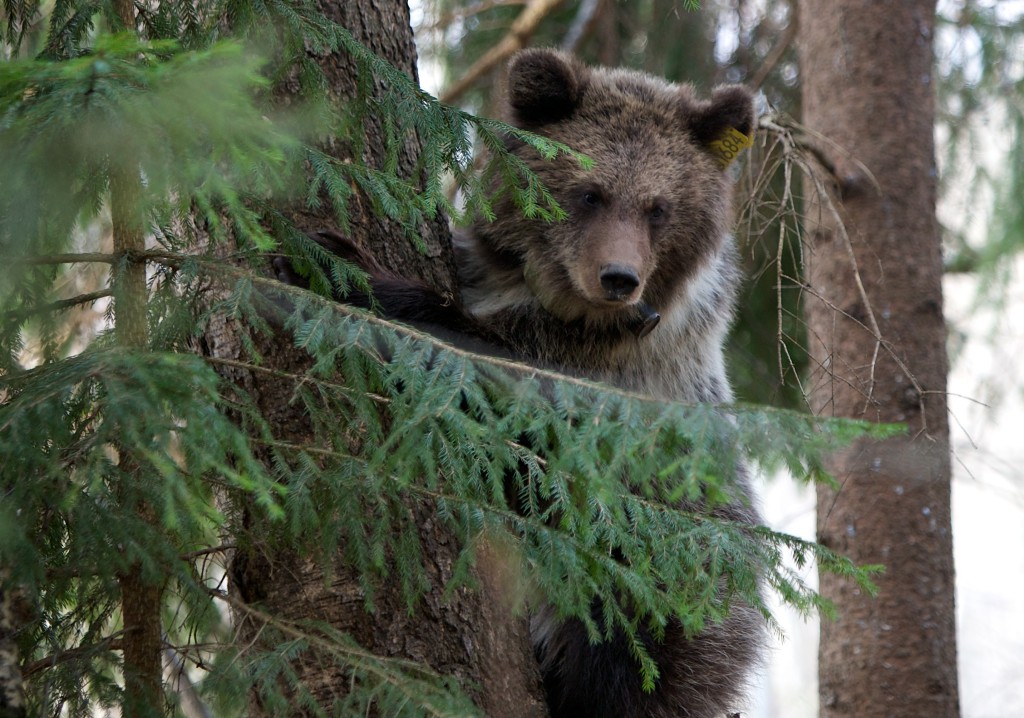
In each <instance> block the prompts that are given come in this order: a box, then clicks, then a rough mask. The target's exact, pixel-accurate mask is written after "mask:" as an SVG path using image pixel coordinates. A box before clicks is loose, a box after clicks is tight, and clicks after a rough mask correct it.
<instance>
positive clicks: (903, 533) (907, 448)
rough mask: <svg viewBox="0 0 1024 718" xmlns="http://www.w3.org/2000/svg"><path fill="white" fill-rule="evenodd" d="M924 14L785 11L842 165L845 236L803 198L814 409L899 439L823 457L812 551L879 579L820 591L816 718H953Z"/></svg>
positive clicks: (921, 2) (818, 204) (848, 6)
mask: <svg viewBox="0 0 1024 718" xmlns="http://www.w3.org/2000/svg"><path fill="white" fill-rule="evenodd" d="M934 13H935V7H934V2H933V1H932V0H908V1H907V2H900V3H888V2H879V1H878V0H843V1H842V2H835V1H834V0H801V2H800V5H799V15H800V22H801V35H800V62H801V76H802V78H803V79H802V81H803V108H804V118H805V122H806V124H807V125H808V126H809V127H810V128H811V129H812V130H814V131H817V132H819V133H821V134H822V135H824V136H826V137H828V138H829V139H830V140H832V141H834V142H835V143H836V145H837V146H838V148H841V149H835V150H832V149H830V150H828V153H829V154H830V155H831V158H832V159H833V161H834V163H835V166H834V176H833V177H831V178H827V180H826V181H828V182H831V184H833V185H834V189H836V190H837V191H836V193H835V194H834V195H833V197H832V199H833V201H834V202H835V203H836V205H835V206H836V207H837V208H838V215H839V218H841V224H840V223H839V222H837V221H836V217H835V216H833V214H832V212H831V211H830V209H829V208H828V207H827V205H826V203H824V202H822V201H818V199H816V198H814V192H813V188H812V186H811V183H808V195H809V196H810V197H811V198H812V199H811V201H810V202H809V208H808V217H809V226H808V228H807V229H808V232H807V238H806V250H805V259H806V262H807V266H808V280H807V281H808V285H809V292H808V293H807V302H806V304H807V310H806V311H807V322H808V325H809V336H810V343H811V350H812V365H813V366H816V367H818V368H817V370H816V371H815V373H814V375H813V377H812V396H811V399H812V402H813V408H814V409H815V411H817V412H819V413H821V414H822V415H829V416H845V417H857V418H865V419H869V420H871V421H880V422H903V423H906V424H907V425H908V427H909V432H908V434H907V435H906V436H905V437H902V438H897V439H892V440H888V441H884V442H866V441H865V442H860V443H858V444H856V445H854V446H853V447H851V448H849V449H848V450H846V451H844V452H842V453H840V454H838V455H836V456H834V457H833V458H832V460H831V465H830V469H831V471H832V472H833V475H834V476H835V478H836V479H837V481H838V482H839V484H840V488H839V490H838V491H830V490H826V489H821V488H819V493H818V536H819V540H820V541H821V542H822V543H824V544H825V545H827V546H829V547H831V548H833V549H836V550H838V551H840V552H842V553H844V554H846V555H848V556H850V557H851V558H853V559H854V560H855V561H856V562H858V563H860V564H875V563H881V564H884V565H885V567H886V569H885V573H884V574H883V575H881V576H880V577H879V578H878V579H877V583H878V585H879V588H880V593H879V596H878V597H877V598H876V599H872V598H870V597H868V596H866V595H864V594H863V593H862V592H861V591H859V590H858V589H857V588H856V587H855V586H854V585H853V584H851V583H850V582H847V581H843V580H842V579H838V578H836V577H834V576H828V575H823V576H822V577H821V590H822V592H823V593H824V595H825V596H827V597H828V598H830V599H831V600H832V601H834V602H835V604H836V606H837V608H838V611H839V614H840V615H839V619H838V620H837V621H834V622H829V621H825V622H823V625H822V631H821V646H820V649H819V676H820V688H819V690H820V698H821V715H822V716H824V717H826V718H831V717H837V718H838V717H839V716H851V717H854V716H855V717H856V718H873V717H875V716H877V717H879V718H881V717H882V716H901V718H911V717H913V716H921V717H922V718H923V717H925V716H927V717H928V718H943V717H949V716H956V715H958V713H959V706H958V702H959V699H958V689H957V673H956V632H955V616H954V605H953V601H954V585H953V557H952V534H951V528H950V454H949V429H948V424H947V417H946V400H945V396H946V394H945V392H946V373H947V360H946V348H945V340H946V331H945V325H944V321H943V314H942V285H941V280H942V258H941V254H940V238H939V233H938V227H937V224H936V220H935V196H936V166H935V158H934V146H933V135H932V127H933V120H934V101H933V94H934V87H933V84H932V59H933V58H932V37H933V32H934ZM861 165H863V166H861ZM876 182H877V185H876V184H875V183H876ZM819 199H820V198H819ZM843 227H845V230H844V229H843ZM879 337H880V340H879Z"/></svg>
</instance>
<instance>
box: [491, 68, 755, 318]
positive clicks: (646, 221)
mask: <svg viewBox="0 0 1024 718" xmlns="http://www.w3.org/2000/svg"><path fill="white" fill-rule="evenodd" d="M507 101H508V112H509V118H508V119H509V122H510V123H511V124H514V125H515V126H517V127H520V128H522V129H526V130H530V131H531V132H535V133H537V134H540V135H543V136H545V137H549V138H551V139H553V140H557V141H559V142H562V143H565V144H566V145H568V146H570V147H572V148H573V149H574V150H577V151H578V152H580V153H582V154H584V155H586V156H587V157H589V158H590V159H591V160H592V161H593V165H592V167H591V168H590V169H589V170H588V169H585V168H584V167H583V166H582V165H581V164H580V162H579V161H578V160H576V159H575V158H573V157H571V156H567V155H559V156H558V157H557V158H556V159H554V160H546V159H544V158H542V157H540V156H539V154H538V153H537V152H536V151H535V150H533V149H532V148H531V147H529V146H528V145H526V144H525V143H523V142H521V141H519V140H515V139H512V140H509V148H510V150H511V151H512V152H514V153H515V154H516V155H518V156H519V157H520V158H521V159H522V160H523V161H524V162H525V163H526V164H527V165H528V166H529V167H530V169H531V170H532V171H533V172H535V173H536V174H537V175H538V177H539V178H540V180H541V181H542V182H543V184H544V185H545V186H546V187H547V188H548V190H549V191H551V193H552V194H553V196H554V197H555V199H556V201H557V202H558V204H559V206H560V207H561V208H562V209H563V210H564V211H565V212H566V214H567V217H566V218H565V219H564V220H562V221H557V222H545V221H543V220H540V219H530V218H526V217H524V216H523V215H522V213H521V212H519V211H518V210H516V209H515V208H514V207H511V206H510V205H511V200H510V199H509V198H507V197H505V198H503V199H501V200H499V202H502V203H507V205H509V206H504V205H502V204H499V206H498V207H497V208H496V209H497V212H496V214H497V219H495V220H494V221H493V222H486V223H480V224H478V225H477V227H476V230H475V235H476V237H477V239H478V240H479V241H481V242H483V244H484V245H485V247H486V249H487V250H488V252H489V253H490V254H491V255H492V256H494V257H499V258H501V259H502V261H503V262H504V263H505V264H506V265H507V264H509V263H513V264H516V263H517V264H518V265H519V266H521V267H522V272H523V276H524V277H525V279H526V282H527V284H528V285H529V287H530V290H531V292H532V293H533V294H534V296H536V298H537V299H538V300H539V301H540V302H541V304H542V305H543V306H544V307H545V309H547V310H548V311H549V312H551V313H552V314H554V315H556V316H557V317H559V318H560V319H562V320H563V321H574V320H579V319H583V320H585V321H588V322H594V323H603V324H608V323H616V322H625V321H628V320H627V319H626V318H627V317H634V318H635V316H636V313H637V306H645V307H646V306H648V305H649V306H650V307H653V308H654V309H655V310H656V311H659V312H665V311H671V310H672V308H673V305H675V304H677V303H678V302H679V300H680V298H681V297H682V296H684V294H685V292H684V288H685V286H686V284H687V282H688V281H690V279H691V278H693V277H694V276H695V275H696V274H697V273H698V272H699V271H700V270H701V268H702V267H703V266H704V265H705V264H706V263H708V262H709V261H711V258H712V257H714V256H715V255H716V253H718V252H720V251H722V250H723V243H724V242H725V241H726V237H727V236H728V232H729V222H730V219H731V213H732V209H731V190H730V187H731V184H732V181H731V178H730V177H728V172H727V171H726V168H725V167H724V166H723V165H724V164H725V163H723V162H722V161H721V156H720V154H718V153H719V152H720V150H716V148H715V144H714V143H716V141H718V140H720V139H721V138H722V136H723V134H724V133H727V132H729V131H730V130H736V131H738V132H740V133H742V134H743V135H750V134H751V132H752V130H753V126H754V109H753V99H752V96H751V94H750V92H749V90H747V89H746V88H743V87H741V86H737V85H726V86H720V87H717V88H715V89H714V90H713V92H712V93H711V96H710V99H707V100H702V99H699V98H698V97H697V94H696V92H695V90H694V88H693V87H692V86H690V85H687V84H681V85H680V84H672V83H669V82H667V81H665V80H661V79H658V78H654V77H651V76H649V75H646V74H643V73H640V72H635V71H631V70H623V69H606V68H591V67H588V66H585V65H584V64H582V63H581V62H580V61H578V60H577V59H575V58H574V57H572V56H570V55H567V54H564V53H561V52H557V51H554V50H545V49H533V50H525V51H523V52H520V53H518V54H517V55H516V56H515V57H514V58H513V60H512V62H511V64H510V67H509V73H508V87H507Z"/></svg>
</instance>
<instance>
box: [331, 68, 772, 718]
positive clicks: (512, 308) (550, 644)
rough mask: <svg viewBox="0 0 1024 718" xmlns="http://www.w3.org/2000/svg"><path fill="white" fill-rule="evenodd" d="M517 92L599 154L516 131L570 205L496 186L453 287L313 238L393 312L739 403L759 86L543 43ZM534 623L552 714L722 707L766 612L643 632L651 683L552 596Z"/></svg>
mask: <svg viewBox="0 0 1024 718" xmlns="http://www.w3.org/2000/svg"><path fill="white" fill-rule="evenodd" d="M507 103H508V117H507V120H508V121H509V122H510V123H511V124H514V125H515V126H517V127H520V128H523V129H527V130H530V131H532V132H535V133H538V134H540V135H544V136H546V137H549V138H551V139H553V140H557V141H559V142H563V143H565V144H567V145H569V146H570V147H572V148H573V149H575V150H578V151H579V152H581V153H583V154H584V155H587V156H588V157H590V158H591V159H592V160H593V167H592V168H591V169H590V170H585V169H584V168H583V167H581V165H580V164H579V162H578V161H577V160H575V159H573V158H572V157H568V156H564V155H560V156H559V157H557V158H556V159H555V160H553V161H549V160H545V159H543V158H541V157H540V156H539V155H538V154H537V153H536V151H535V150H533V149H532V148H531V147H529V146H528V145H526V144H524V143H522V142H521V141H519V140H516V139H514V138H512V139H509V140H508V145H509V149H510V150H511V151H512V152H514V153H515V154H516V155H518V156H519V157H520V158H522V160H523V161H524V162H525V163H526V164H527V165H528V166H529V167H530V169H531V170H532V171H533V172H535V173H536V174H537V175H538V176H539V178H540V179H541V181H542V182H543V183H544V185H545V186H546V187H547V188H548V189H549V190H550V191H551V192H552V194H553V195H554V197H555V199H556V200H557V201H558V203H559V205H560V206H561V207H562V209H564V210H565V212H566V213H567V215H568V217H567V218H566V219H565V220H564V221H560V222H554V223H546V222H544V221H542V220H539V219H528V218H525V217H523V216H522V214H521V213H520V212H519V211H518V210H517V209H516V208H515V207H514V206H513V204H512V202H511V200H510V199H509V198H508V197H507V193H506V194H505V195H503V196H502V198H500V199H499V200H497V203H496V205H495V208H494V209H495V214H496V215H497V218H496V219H495V220H494V221H492V222H486V221H482V220H481V221H480V222H478V223H477V224H476V225H475V226H474V227H472V228H471V229H469V230H468V231H465V232H463V233H461V234H457V235H456V240H455V242H456V247H455V249H456V259H457V262H458V268H459V290H460V296H459V297H457V298H456V301H454V302H453V301H452V300H451V298H446V297H441V296H439V295H438V294H437V293H435V292H433V291H432V290H431V289H429V288H427V287H425V286H424V285H422V284H418V283H416V282H414V281H410V280H406V279H403V278H400V277H397V276H394V275H392V274H390V273H388V272H387V271H386V270H384V269H383V268H382V267H380V266H379V265H378V264H377V263H376V262H374V261H373V259H372V258H370V257H367V256H365V255H364V254H362V253H361V251H360V250H359V249H358V248H356V247H354V246H353V245H352V244H351V243H350V242H347V240H345V239H344V238H342V237H340V236H339V235H337V234H335V233H333V232H323V233H320V236H319V239H320V240H321V241H322V242H324V243H325V244H326V245H328V246H330V245H334V248H335V249H336V250H338V251H339V253H340V254H342V255H345V256H348V257H349V258H352V259H355V260H356V261H358V262H360V263H361V264H363V266H364V268H365V269H367V270H368V271H369V272H370V274H371V283H372V286H373V288H374V298H375V300H376V302H377V303H378V306H379V307H381V308H382V310H383V312H384V313H385V314H386V315H388V316H390V317H392V318H395V319H399V320H403V321H407V322H412V323H420V324H427V325H429V326H433V327H436V328H440V330H441V333H442V334H443V333H444V332H454V333H455V334H456V335H460V336H462V335H468V336H470V337H473V338H474V340H479V341H482V342H483V343H485V345H486V346H489V347H496V348H497V350H498V351H500V352H502V353H506V354H507V355H511V356H514V357H516V358H518V359H520V360H523V361H525V362H527V363H530V364H534V365H537V366H544V367H549V368H554V369H557V370H559V371H562V372H564V373H567V374H571V375H575V376H580V377H586V378H589V379H594V380H598V381H602V382H606V383H608V384H612V385H614V386H618V387H621V388H623V389H628V390H632V391H637V392H640V393H644V394H648V395H651V396H655V397H659V398H664V399H675V400H679V401H684V402H711V403H723V402H729V401H730V400H731V399H732V393H731V390H730V387H729V381H728V378H727V375H726V370H725V363H724V360H723V342H724V340H725V336H726V332H727V330H728V327H729V324H730V321H731V317H732V313H733V305H734V302H735V298H736V290H737V287H738V285H739V282H740V277H739V272H738V269H737V258H736V249H735V247H734V242H733V238H732V235H731V234H730V221H731V215H732V206H731V205H732V196H731V195H732V191H731V185H732V180H731V178H730V176H729V172H728V171H727V168H726V165H727V164H728V160H729V159H731V157H732V155H733V154H734V153H735V150H736V149H737V142H736V139H735V138H737V137H739V138H743V139H745V138H746V137H747V136H749V135H751V134H752V131H753V129H754V109H753V101H752V97H751V94H750V92H749V91H748V90H746V89H745V88H743V87H740V86H735V85H730V86H721V87H717V88H715V89H714V90H713V91H712V92H711V94H710V98H709V99H701V98H699V97H698V95H697V93H696V91H695V90H694V88H693V87H692V86H690V85H685V84H682V85H679V84H671V83H669V82H666V81H664V80H661V79H658V78H654V77H651V76H649V75H646V74H642V73H639V72H635V71H631V70H624V69H607V68H591V67H587V66H585V65H584V64H582V63H581V62H580V61H578V60H577V59H575V58H574V57H572V56H569V55H566V54H563V53H560V52H557V51H553V50H543V49H534V50H526V51H523V52H520V53H518V54H517V55H516V56H515V57H514V58H513V60H512V61H511V63H510V67H509V71H508V84H507ZM723 137H726V138H729V140H725V141H724V140H723ZM740 144H742V142H741V143H740ZM345 301H348V302H352V301H353V300H352V298H351V297H350V298H347V299H345ZM730 489H731V495H732V496H733V500H732V501H731V502H730V503H728V504H726V505H725V506H720V507H717V508H716V509H715V514H716V515H721V516H723V517H726V518H729V519H732V520H735V521H740V522H744V523H748V524H754V523H758V522H759V521H760V519H759V517H758V515H757V512H756V509H755V508H754V506H753V504H754V501H753V495H752V491H751V488H750V486H749V484H748V479H747V477H746V474H745V472H744V471H743V467H739V469H738V471H737V477H736V479H735V481H734V484H733V485H732V486H731V487H730ZM531 631H532V634H533V639H534V645H535V648H536V651H537V655H538V659H539V661H540V667H541V672H542V675H543V679H544V686H545V690H546V692H547V697H548V704H549V707H550V710H551V715H552V716H553V717H554V718H575V717H580V718H582V717H584V716H587V717H589V718H594V717H598V718H601V717H607V718H640V717H641V716H649V717H651V718H670V717H671V718H679V717H683V716H685V717H687V718H720V717H721V716H723V715H725V714H726V713H728V712H731V711H734V710H736V705H735V704H736V702H737V701H738V700H739V699H740V698H741V695H742V692H743V689H744V685H745V682H746V679H747V674H748V672H749V670H750V668H751V667H752V665H753V664H754V663H755V662H756V661H757V658H758V655H759V653H760V647H761V644H762V638H763V633H764V626H763V621H762V619H761V617H760V614H758V613H757V612H756V611H755V610H754V609H753V608H751V607H750V606H747V605H745V604H742V603H734V604H733V606H732V608H731V611H730V614H729V616H728V618H727V619H725V620H724V621H723V622H721V623H717V624H710V625H708V626H707V627H706V629H705V630H704V631H703V632H702V633H700V634H699V635H697V636H695V637H689V638H688V637H686V636H685V635H684V632H683V630H682V627H681V626H680V625H670V626H669V627H668V628H667V630H666V632H665V636H664V640H663V641H660V642H656V641H654V640H648V641H647V643H648V644H649V650H650V654H651V656H652V657H653V658H654V659H655V660H656V661H657V664H658V666H659V670H660V677H659V680H658V683H657V686H656V689H655V690H654V691H653V692H651V693H647V692H644V691H643V690H642V686H641V682H640V675H639V668H638V665H637V663H636V661H635V660H634V659H633V658H632V656H631V655H630V652H629V649H628V647H627V646H626V643H625V640H615V639H613V640H611V641H608V642H605V643H601V644H598V645H592V644H591V643H590V642H589V640H588V638H587V635H586V632H585V630H584V628H583V626H582V625H581V624H580V623H579V622H577V621H563V620H559V619H557V618H556V617H555V616H554V615H553V612H552V611H551V610H550V609H547V608H545V607H539V608H537V609H536V611H535V612H534V615H533V617H532V619H531Z"/></svg>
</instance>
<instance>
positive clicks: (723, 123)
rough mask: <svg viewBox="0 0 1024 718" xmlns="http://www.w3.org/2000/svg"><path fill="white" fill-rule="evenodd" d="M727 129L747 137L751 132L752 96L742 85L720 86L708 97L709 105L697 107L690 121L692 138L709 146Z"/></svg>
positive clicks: (752, 121) (752, 120) (752, 127)
mask: <svg viewBox="0 0 1024 718" xmlns="http://www.w3.org/2000/svg"><path fill="white" fill-rule="evenodd" d="M730 128H732V129H735V130H739V131H740V132H741V133H743V134H744V135H750V134H751V132H752V130H753V129H754V96H753V95H752V94H751V92H750V90H748V89H747V88H746V87H743V86H742V85H721V86H720V87H716V88H715V90H714V92H712V93H711V102H710V103H701V105H699V106H698V107H697V108H696V109H695V110H694V111H693V114H692V115H691V117H690V129H691V130H692V132H693V136H694V137H695V138H696V139H697V141H698V142H700V143H701V144H702V145H705V146H709V145H710V144H711V143H712V142H714V141H716V140H719V139H721V137H722V135H723V134H724V133H726V132H727V131H728V130H729V129H730Z"/></svg>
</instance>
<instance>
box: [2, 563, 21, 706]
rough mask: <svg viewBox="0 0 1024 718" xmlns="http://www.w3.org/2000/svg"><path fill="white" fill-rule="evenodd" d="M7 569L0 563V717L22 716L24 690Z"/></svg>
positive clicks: (11, 587) (12, 599)
mask: <svg viewBox="0 0 1024 718" xmlns="http://www.w3.org/2000/svg"><path fill="white" fill-rule="evenodd" d="M15 600H16V596H15V589H14V587H13V585H12V584H11V582H10V572H9V571H7V570H6V569H4V568H2V567H0V718H25V691H24V687H23V684H22V677H21V660H20V659H21V656H19V655H18V645H17V641H16V634H17V632H18V629H19V628H20V624H21V623H22V622H21V621H19V620H18V618H17V616H16V611H15Z"/></svg>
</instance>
